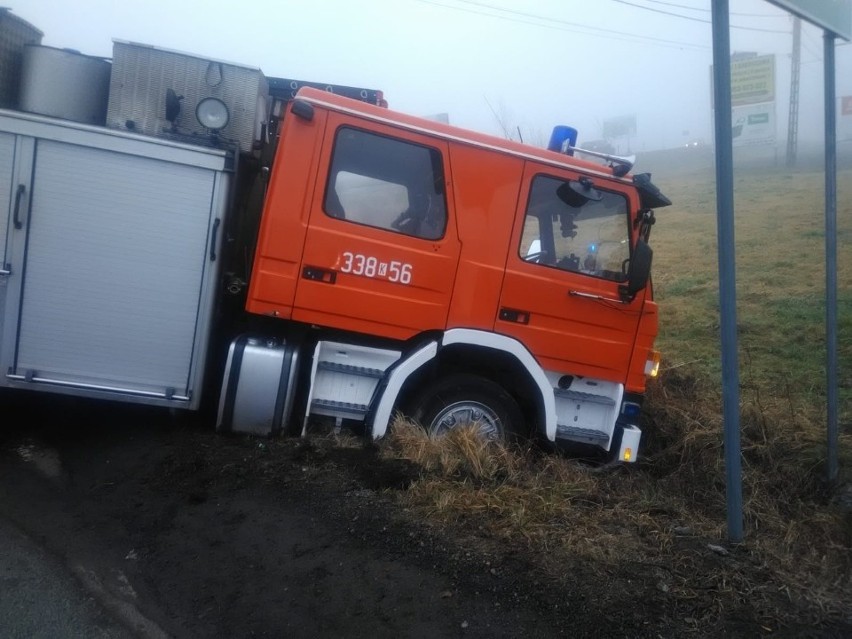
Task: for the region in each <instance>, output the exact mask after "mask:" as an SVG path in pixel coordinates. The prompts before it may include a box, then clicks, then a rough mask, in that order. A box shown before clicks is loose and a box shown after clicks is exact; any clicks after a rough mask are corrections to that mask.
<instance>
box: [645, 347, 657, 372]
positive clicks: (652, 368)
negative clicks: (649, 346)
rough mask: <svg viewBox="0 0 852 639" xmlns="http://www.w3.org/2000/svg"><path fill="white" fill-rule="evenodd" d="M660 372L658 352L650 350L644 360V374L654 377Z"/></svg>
mask: <svg viewBox="0 0 852 639" xmlns="http://www.w3.org/2000/svg"><path fill="white" fill-rule="evenodd" d="M659 373H660V352H659V351H651V352H650V353H648V359H647V360H646V361H645V375H647V376H648V377H656V376H657V375H658V374H659Z"/></svg>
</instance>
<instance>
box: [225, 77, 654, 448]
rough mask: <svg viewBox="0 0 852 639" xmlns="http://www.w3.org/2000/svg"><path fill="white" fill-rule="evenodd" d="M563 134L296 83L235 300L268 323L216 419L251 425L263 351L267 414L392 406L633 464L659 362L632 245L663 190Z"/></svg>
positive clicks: (440, 422) (241, 341)
mask: <svg viewBox="0 0 852 639" xmlns="http://www.w3.org/2000/svg"><path fill="white" fill-rule="evenodd" d="M551 146H554V145H551ZM557 146H558V140H557ZM563 146H567V147H568V148H553V149H552V150H551V149H540V148H534V147H532V146H529V145H524V144H520V143H515V142H511V141H507V140H503V139H499V138H495V137H491V136H488V135H483V134H478V133H474V132H470V131H466V130H462V129H459V128H456V127H452V126H449V125H447V124H443V123H440V122H434V121H431V120H425V119H420V118H416V117H412V116H408V115H405V114H401V113H396V112H393V111H391V110H389V109H387V108H382V107H379V106H374V105H370V104H366V103H363V102H356V101H354V100H350V99H347V98H343V97H339V96H336V95H333V94H330V93H327V92H323V91H319V90H316V89H311V88H304V89H301V90H300V92H299V93H298V95H297V97H296V99H295V100H294V101H293V102H292V103H290V105H289V107H288V113H287V115H286V117H285V118H284V123H283V126H282V129H281V132H280V139H279V142H278V146H277V151H276V155H275V160H274V163H273V164H272V169H271V173H270V178H269V184H268V189H267V193H266V197H265V201H264V207H263V214H262V218H261V222H260V228H259V233H258V240H257V246H256V253H255V255H254V258H253V259H254V261H253V268H252V272H251V277H250V284H249V289H248V295H247V301H246V306H245V308H246V310H247V311H248V313H249V314H251V315H253V316H257V317H258V318H259V319H260V318H271V319H269V320H264V321H263V322H259V323H258V326H260V325H263V326H264V331H262V332H259V333H257V335H254V336H252V337H248V336H246V335H241V336H239V338H237V339H235V340H234V343H233V344H232V346H231V353H230V356H229V359H228V364H227V367H226V372H225V381H224V385H223V388H224V390H223V394H222V400H221V403H220V426H221V423H225V422H227V423H226V424H225V425H226V426H227V425H228V424H234V423H236V422H240V421H246V420H248V421H251V419H252V417H251V416H252V415H253V414H254V413H255V412H256V411H257V410H258V409H257V407H256V406H253V407H251V408H248V407H247V406H248V404H246V401H247V400H245V399H243V400H242V405H243V406H244V407H243V408H240V404H241V400H240V397H239V396H240V393H241V392H242V393H243V395H245V396H247V395H246V394H248V393H251V394H255V393H257V392H258V389H257V384H255V383H252V384H251V386H252V390H251V391H249V390H248V389H249V382H247V381H245V380H244V379H243V377H246V378H251V377H252V375H253V373H252V372H251V371H252V370H257V369H258V368H259V367H260V366H262V365H263V364H262V362H264V361H267V360H270V359H271V360H274V361H276V364H274V366H275V367H276V370H277V367H278V366H281V368H282V370H284V369H286V371H288V372H287V376H288V377H287V379H288V381H287V382H286V383H283V382H282V383H278V382H276V384H277V385H275V387H274V388H272V387H270V389H269V390H270V393H271V394H272V395H274V396H275V397H276V398H277V399H276V400H275V401H271V400H268V401H269V403H270V406H271V408H270V409H269V410H270V411H274V412H276V416H275V417H274V420H273V421H277V422H279V423H282V424H285V423H286V422H287V421H289V419H290V416H291V414H292V412H293V411H295V412H296V416H297V422H301V423H302V426H303V428H304V427H305V425H306V424H307V422H308V417H310V416H311V415H327V416H330V417H334V418H336V419H337V420H338V421H341V420H355V421H356V422H363V424H364V425H365V429H366V431H367V432H368V433H369V434H371V435H372V437H374V438H378V437H381V436H382V435H384V434H385V432H386V431H387V428H388V426H389V423H390V422H391V420H392V418H393V416H394V414H396V413H397V412H402V413H404V414H407V415H409V416H411V417H413V418H415V419H417V420H418V421H420V423H422V424H423V425H424V426H425V427H426V428H427V429H429V430H430V431H431V432H433V433H435V434H440V433H442V432H445V431H447V430H449V429H451V428H453V427H455V426H457V425H459V424H462V423H465V422H471V421H472V422H475V423H476V424H478V425H479V428H480V429H481V431H482V432H483V434H484V435H486V436H489V437H503V436H506V435H507V434H509V433H516V434H522V435H526V434H536V435H538V436H540V437H542V438H544V439H546V440H548V441H550V442H557V443H576V444H585V445H591V446H594V447H596V448H598V449H600V450H602V451H607V452H609V454H610V456H611V457H613V458H617V459H619V460H623V461H633V460H635V459H636V454H637V451H638V447H639V439H640V430H639V427H638V419H639V412H640V407H641V402H642V394H643V392H644V389H645V380H646V377H647V376H648V375H649V374H651V373H653V372H654V371H655V370H656V369H655V366H656V364H655V358H656V357H657V355H656V353H655V352H654V351H653V343H654V338H655V336H656V333H657V306H656V304H655V303H654V301H653V296H652V290H651V286H650V283H649V274H650V273H649V271H650V263H651V250H650V248H649V247H648V244H647V242H648V235H649V231H650V227H651V225H652V224H653V221H654V216H653V208H655V207H659V206H665V205H667V204H670V202H669V201H668V200H667V199H666V198H665V196H663V195H662V194H660V192H659V190H657V189H656V187H654V185H653V184H652V183H651V181H650V176H649V175H647V174H639V175H633V174H631V173H629V170H630V165H629V164H627V163H626V160H625V159H623V158H617V157H614V156H606V155H603V154H596V153H591V152H587V154H586V156H585V157H587V158H588V159H580V157H578V156H579V155H580V151H579V150H578V149H576V148H574V147H572V146H571V145H570V144H567V143H566V144H565V145H563ZM272 320H279V321H278V322H275V321H272ZM306 345H307V348H306ZM272 353H274V355H272ZM306 353H310V354H309V355H306ZM299 358H303V359H305V360H306V361H307V360H309V361H310V364H309V365H306V364H303V363H299V361H298V360H299ZM279 360H280V362H281V363H280V364H279V363H277V362H278V361H279ZM306 368H310V371H309V372H306V373H304V374H303V375H300V373H299V371H300V370H302V369H306ZM283 378H284V377H283V376H281V379H283ZM294 387H295V388H294ZM229 388H230V395H229V391H228V389H229ZM241 389H242V390H241ZM280 389H285V390H284V391H282V390H280ZM273 391H274V392H273ZM282 393H283V398H282V397H281V395H282ZM276 406H277V408H276ZM277 412H280V413H281V414H277ZM285 412H286V413H287V414H284V413H285ZM299 415H302V418H299V417H298V416H299ZM268 417H269V416H268V415H264V416H263V417H262V418H261V421H264V420H268Z"/></svg>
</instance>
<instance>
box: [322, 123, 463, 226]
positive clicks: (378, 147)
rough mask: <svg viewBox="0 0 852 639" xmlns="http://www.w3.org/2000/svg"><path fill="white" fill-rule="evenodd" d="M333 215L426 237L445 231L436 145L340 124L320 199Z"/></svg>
mask: <svg viewBox="0 0 852 639" xmlns="http://www.w3.org/2000/svg"><path fill="white" fill-rule="evenodd" d="M323 210H324V211H325V213H326V214H327V215H329V216H331V217H336V218H341V219H345V220H347V221H350V222H355V223H356V224H366V225H367V226H375V227H378V228H381V229H387V230H389V231H393V232H396V233H403V234H405V235H411V236H414V237H419V238H423V239H426V240H436V239H439V238H441V237H443V235H444V230H445V228H446V226H447V206H446V200H445V197H444V170H443V162H442V159H441V154H440V152H439V151H437V150H436V149H431V148H429V147H425V146H421V145H419V144H413V143H411V142H407V141H403V140H398V139H394V138H390V137H386V136H382V135H377V134H375V133H369V132H367V131H361V130H359V129H353V128H349V127H342V128H340V129H338V131H337V134H336V136H335V141H334V150H333V155H332V161H331V171H330V174H329V179H328V186H327V187H326V193H325V198H324V200H323Z"/></svg>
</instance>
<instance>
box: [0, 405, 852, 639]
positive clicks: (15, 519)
mask: <svg viewBox="0 0 852 639" xmlns="http://www.w3.org/2000/svg"><path fill="white" fill-rule="evenodd" d="M0 406H2V415H3V418H2V429H0V518H2V519H4V520H7V521H9V522H11V524H12V525H14V526H15V527H16V528H17V529H19V530H20V531H22V532H23V533H24V534H26V535H27V536H29V537H30V539H32V540H34V541H35V542H36V543H38V544H39V545H41V546H42V547H43V548H45V549H46V550H47V551H49V552H50V553H52V554H53V555H54V556H55V557H57V558H59V559H60V560H61V561H62V562H63V563H64V564H65V565H66V566H67V567H68V569H69V571H70V572H72V573H73V574H75V575H77V577H79V578H80V579H82V580H83V581H84V582H85V583H86V584H88V585H89V586H91V585H92V584H93V583H94V584H96V586H97V587H96V588H95V589H94V590H93V592H97V593H100V594H99V596H98V599H99V600H100V602H101V604H102V605H103V606H104V607H105V608H106V610H107V611H108V612H110V613H111V614H113V615H114V616H115V617H116V618H118V619H119V620H120V621H122V622H123V623H124V624H125V625H126V626H127V627H128V628H130V629H131V630H132V631H133V633H134V634H136V635H137V636H140V637H154V636H159V637H162V636H167V637H214V636H215V637H554V636H563V637H680V636H729V637H753V636H760V635H764V634H766V633H765V629H764V630H761V623H760V621H759V620H756V619H752V618H749V617H748V615H747V610H748V608H747V606H744V607H743V608H742V611H741V610H732V611H731V612H730V614H728V615H726V616H725V617H724V623H723V625H721V626H718V627H716V628H711V629H700V628H696V627H695V626H694V623H691V622H690V620H689V619H683V618H682V616H680V615H678V614H677V611H676V610H675V609H673V608H672V607H667V606H666V604H665V598H664V597H662V594H663V593H659V592H656V593H655V592H654V585H653V584H654V581H653V579H651V578H649V576H648V575H649V574H650V573H651V572H652V571H651V570H650V569H649V568H648V567H642V566H638V565H630V564H626V565H625V566H624V569H623V570H622V571H619V572H617V573H612V572H611V571H609V572H608V571H601V570H600V569H595V568H593V567H590V566H586V565H583V564H582V563H580V562H577V563H576V565H572V566H566V567H565V574H566V575H567V576H568V579H563V580H561V581H559V582H556V581H554V580H553V579H552V578H550V577H547V576H546V574H545V573H544V572H543V571H541V570H540V569H538V568H537V566H540V565H541V560H542V558H540V557H539V558H537V561H532V558H530V557H527V556H525V554H524V553H523V552H522V551H521V550H519V548H520V546H518V547H512V546H511V545H506V546H504V547H496V548H495V547H494V546H493V545H488V544H478V543H476V536H475V534H474V535H472V534H471V532H470V526H468V528H467V529H466V530H464V531H462V530H458V531H454V530H449V529H439V528H437V527H435V526H431V525H429V523H428V522H421V521H417V520H412V518H411V517H410V513H406V512H404V511H403V510H400V509H399V507H397V506H395V505H394V503H395V500H394V494H395V492H396V491H402V490H405V489H406V488H407V487H408V486H409V485H410V483H411V482H412V481H413V480H414V479H416V477H417V472H418V471H417V469H416V468H413V467H411V465H409V464H407V463H405V462H402V461H387V460H380V459H379V458H378V456H377V455H376V454H375V450H374V449H373V448H371V447H370V446H364V447H359V446H348V447H339V446H333V445H328V442H327V440H310V439H309V440H301V439H278V440H272V441H266V440H258V439H252V438H246V437H240V436H223V435H217V434H215V433H214V432H212V431H211V430H210V429H209V428H208V427H206V426H204V425H200V424H197V423H194V422H193V421H192V420H186V419H177V418H175V416H173V415H170V414H169V413H168V412H167V411H163V410H159V409H149V408H138V407H136V408H127V407H120V406H111V405H105V404H102V403H91V402H86V401H82V400H79V399H72V398H61V397H60V398H56V397H45V396H42V395H38V396H28V395H25V396H20V395H10V394H2V395H0ZM474 528H475V526H474ZM662 568H663V569H664V568H665V566H663V567H662ZM743 611H745V612H743ZM842 631H843V629H839V630H838V629H835V630H832V629H819V628H810V629H808V628H805V627H799V628H787V629H786V631H785V630H784V629H781V628H777V627H776V628H774V632H773V633H772V634H771V636H790V637H792V636H814V637H830V636H841V635H838V634H835V633H836V632H842ZM0 634H2V632H0Z"/></svg>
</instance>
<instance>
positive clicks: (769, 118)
mask: <svg viewBox="0 0 852 639" xmlns="http://www.w3.org/2000/svg"><path fill="white" fill-rule="evenodd" d="M775 120H776V118H775V103H774V102H764V103H762V104H746V105H742V106H735V107H734V108H733V110H732V112H731V124H732V131H731V137H732V139H733V145H734V146H762V145H772V144H775V143H776V141H777V140H776V132H775V131H776V121H775Z"/></svg>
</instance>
